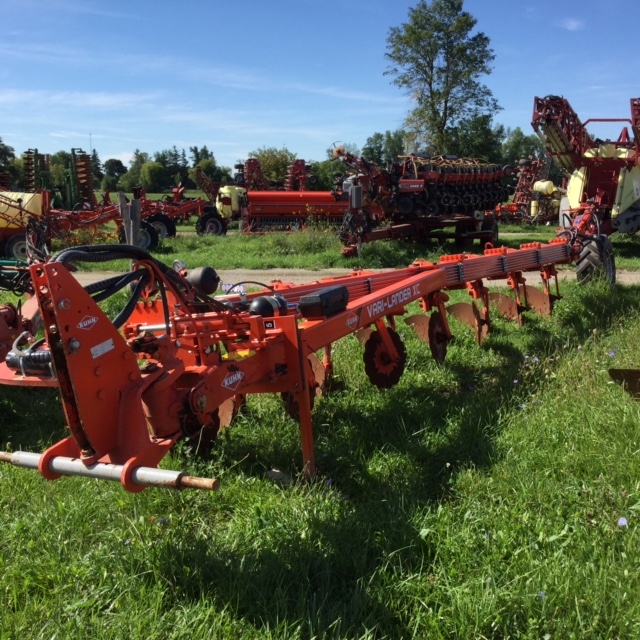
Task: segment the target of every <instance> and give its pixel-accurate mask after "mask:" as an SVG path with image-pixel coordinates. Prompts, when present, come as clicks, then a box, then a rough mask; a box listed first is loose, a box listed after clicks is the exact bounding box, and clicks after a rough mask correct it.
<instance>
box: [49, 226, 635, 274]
mask: <svg viewBox="0 0 640 640" xmlns="http://www.w3.org/2000/svg"><path fill="white" fill-rule="evenodd" d="M554 236H555V229H554V228H551V227H544V226H543V227H535V226H530V225H529V226H516V225H503V226H502V227H501V236H500V245H502V246H507V247H511V248H518V247H520V245H522V244H524V243H526V242H533V241H538V242H548V241H549V240H550V239H551V238H553V237H554ZM611 239H612V242H613V246H614V250H615V254H616V264H617V266H618V268H620V269H640V240H638V238H637V237H636V236H621V235H619V234H614V235H613V236H612V237H611ZM101 241H105V242H108V241H109V238H108V237H107V238H104V239H103V240H101ZM112 241H115V238H114V239H113V240H112ZM57 248H58V249H59V248H60V247H57ZM462 250H463V249H461V248H460V247H458V246H457V245H456V244H455V243H454V242H453V241H452V240H449V241H446V242H444V243H443V244H440V243H438V242H436V241H435V240H434V241H432V242H427V243H418V242H412V241H410V240H405V241H402V240H383V241H378V242H373V243H370V244H365V245H363V248H362V254H361V256H360V257H357V258H345V257H343V256H342V255H341V252H342V244H341V243H340V241H339V239H338V238H337V236H336V235H335V231H334V230H332V229H330V228H323V227H322V226H319V227H315V228H310V229H308V230H305V231H303V232H294V233H267V234H253V235H247V234H242V233H240V232H238V231H230V232H229V234H228V235H226V236H199V235H197V234H196V233H195V227H194V224H193V223H191V224H181V225H179V226H178V235H177V237H176V238H167V239H165V240H163V241H161V243H160V245H159V247H158V248H157V249H156V250H155V251H154V252H153V253H154V254H155V255H156V256H157V257H158V258H159V259H160V260H162V261H163V262H166V263H167V264H171V263H172V262H173V261H174V260H182V261H183V262H184V263H185V264H186V266H187V268H194V267H198V266H204V265H209V266H212V267H214V268H215V269H219V270H223V271H224V270H229V269H273V268H288V269H311V270H319V269H330V268H347V269H364V268H370V269H376V268H378V269H380V268H402V267H406V266H407V265H409V264H411V262H413V261H414V260H416V259H424V260H430V261H433V262H437V261H438V259H439V258H440V257H441V256H442V255H446V254H454V253H460V252H461V251H462ZM464 250H465V251H470V252H473V253H477V254H480V253H481V249H480V245H479V244H478V243H477V242H476V243H475V244H474V245H473V246H472V247H465V249H464ZM78 266H79V268H80V269H82V270H94V271H95V270H102V269H103V268H104V265H103V264H89V263H83V264H80V265H78ZM110 268H111V269H115V270H123V271H124V270H127V269H128V261H126V260H123V261H121V262H119V263H112V264H111V265H110ZM567 268H572V267H567Z"/></svg>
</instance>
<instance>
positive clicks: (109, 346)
mask: <svg viewBox="0 0 640 640" xmlns="http://www.w3.org/2000/svg"><path fill="white" fill-rule="evenodd" d="M113 349H115V345H114V344H113V340H112V339H111V338H109V339H108V340H105V341H104V342H101V343H100V344H97V345H96V346H95V347H91V355H92V357H93V359H94V360H95V359H96V358H99V357H100V356H103V355H104V354H105V353H109V351H111V350H113Z"/></svg>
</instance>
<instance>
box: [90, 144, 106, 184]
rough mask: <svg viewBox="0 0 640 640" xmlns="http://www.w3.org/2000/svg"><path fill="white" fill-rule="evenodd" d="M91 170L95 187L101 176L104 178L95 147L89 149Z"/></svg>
mask: <svg viewBox="0 0 640 640" xmlns="http://www.w3.org/2000/svg"><path fill="white" fill-rule="evenodd" d="M91 172H92V173H93V182H94V185H95V186H96V187H97V185H99V184H100V181H101V180H102V178H104V171H103V170H102V163H101V162H100V156H98V152H97V151H96V150H95V149H93V150H92V151H91Z"/></svg>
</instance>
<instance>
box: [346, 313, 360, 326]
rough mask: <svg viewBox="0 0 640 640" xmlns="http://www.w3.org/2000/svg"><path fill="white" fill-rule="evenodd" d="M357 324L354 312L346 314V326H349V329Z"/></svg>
mask: <svg viewBox="0 0 640 640" xmlns="http://www.w3.org/2000/svg"><path fill="white" fill-rule="evenodd" d="M357 325H358V316H357V315H356V314H355V313H350V314H349V315H348V316H347V327H349V329H353V328H354V327H356V326H357Z"/></svg>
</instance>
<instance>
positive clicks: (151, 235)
mask: <svg viewBox="0 0 640 640" xmlns="http://www.w3.org/2000/svg"><path fill="white" fill-rule="evenodd" d="M118 241H119V242H120V244H127V236H126V234H125V232H124V229H121V230H120V233H119V234H118ZM159 242H160V238H159V237H158V232H157V231H156V230H155V227H154V226H153V225H152V224H151V223H150V222H147V221H146V220H142V221H141V222H140V244H139V245H138V246H139V247H140V248H141V249H144V250H145V251H153V250H154V249H157V248H158V243H159Z"/></svg>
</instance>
